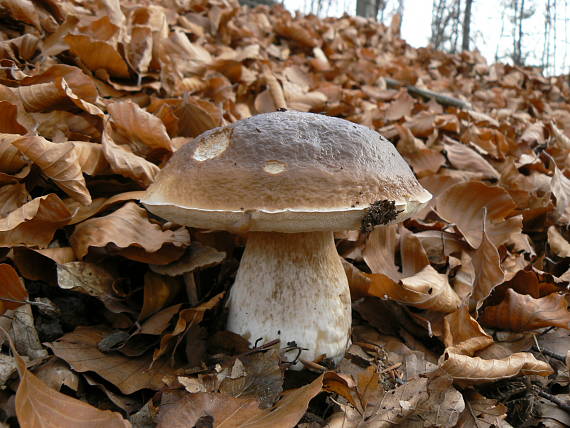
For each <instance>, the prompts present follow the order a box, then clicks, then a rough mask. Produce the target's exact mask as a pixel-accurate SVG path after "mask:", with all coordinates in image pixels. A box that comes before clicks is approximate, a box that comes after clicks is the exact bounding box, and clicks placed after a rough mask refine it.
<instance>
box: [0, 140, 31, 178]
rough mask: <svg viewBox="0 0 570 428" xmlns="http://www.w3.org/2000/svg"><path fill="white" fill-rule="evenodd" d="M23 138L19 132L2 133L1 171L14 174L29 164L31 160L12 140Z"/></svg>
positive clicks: (0, 149) (0, 147) (0, 150)
mask: <svg viewBox="0 0 570 428" xmlns="http://www.w3.org/2000/svg"><path fill="white" fill-rule="evenodd" d="M20 138H22V136H21V135H18V134H0V171H1V172H3V173H8V174H14V173H16V172H18V171H20V170H21V169H22V168H24V167H25V166H26V165H28V163H29V161H28V160H27V159H26V158H25V157H24V155H23V154H22V152H20V151H19V150H18V149H17V148H16V147H15V146H14V145H12V142H14V141H16V140H18V139H20Z"/></svg>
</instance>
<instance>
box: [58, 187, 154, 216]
mask: <svg viewBox="0 0 570 428" xmlns="http://www.w3.org/2000/svg"><path fill="white" fill-rule="evenodd" d="M143 195H144V191H142V190H135V191H132V192H124V193H117V194H116V195H113V196H111V197H110V198H97V199H94V200H93V202H92V203H91V205H89V206H84V205H79V204H78V203H77V202H76V201H74V200H73V199H65V200H64V201H63V202H64V203H65V205H66V206H67V208H68V209H69V211H71V212H73V218H72V219H71V220H70V221H69V223H68V224H77V223H81V222H82V221H83V220H87V219H88V218H89V217H93V216H94V215H96V214H99V213H100V212H102V211H105V210H108V209H109V208H111V207H112V206H114V205H116V204H120V203H122V202H125V201H132V200H138V199H140V198H142V196H143Z"/></svg>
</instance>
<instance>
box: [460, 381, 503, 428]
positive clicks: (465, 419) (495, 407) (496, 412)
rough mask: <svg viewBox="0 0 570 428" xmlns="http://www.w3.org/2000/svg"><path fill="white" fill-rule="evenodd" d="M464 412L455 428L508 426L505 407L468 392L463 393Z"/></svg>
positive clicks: (499, 427)
mask: <svg viewBox="0 0 570 428" xmlns="http://www.w3.org/2000/svg"><path fill="white" fill-rule="evenodd" d="M464 398H465V404H466V406H465V410H464V411H463V413H461V415H460V416H459V420H458V421H457V425H456V427H457V428H479V427H489V428H490V427H496V428H507V427H510V426H511V425H510V424H507V422H506V421H505V419H506V417H507V410H508V409H507V407H506V406H505V405H504V404H501V403H499V402H498V400H492V399H489V398H486V397H484V396H482V395H481V394H479V393H477V392H475V391H472V390H468V391H465V392H464Z"/></svg>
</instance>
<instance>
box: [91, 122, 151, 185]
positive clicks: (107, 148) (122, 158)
mask: <svg viewBox="0 0 570 428" xmlns="http://www.w3.org/2000/svg"><path fill="white" fill-rule="evenodd" d="M111 135H112V125H111V123H110V122H107V123H106V124H105V129H104V130H103V135H102V136H101V142H102V143H103V154H104V155H105V158H106V159H107V162H109V165H110V166H111V170H112V171H113V172H115V173H116V174H120V175H123V176H125V177H127V178H131V179H133V180H134V181H136V182H137V183H139V184H140V185H141V186H143V187H147V186H148V185H149V184H150V183H152V182H153V181H154V178H155V177H156V174H158V171H159V170H160V169H159V168H158V167H157V166H156V165H155V164H153V163H151V162H149V161H147V160H146V159H144V158H142V157H140V156H137V155H136V154H134V153H132V152H129V151H127V150H125V149H123V148H121V147H120V146H119V145H118V144H116V143H115V142H114V141H113V138H112V136H111Z"/></svg>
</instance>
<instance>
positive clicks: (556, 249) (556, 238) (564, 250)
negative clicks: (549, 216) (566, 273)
mask: <svg viewBox="0 0 570 428" xmlns="http://www.w3.org/2000/svg"><path fill="white" fill-rule="evenodd" d="M548 245H549V246H550V249H551V250H552V252H553V253H554V254H556V255H557V256H558V257H570V242H568V241H567V240H566V239H564V237H563V236H562V235H561V234H560V232H558V230H557V229H556V226H550V227H549V228H548Z"/></svg>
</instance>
